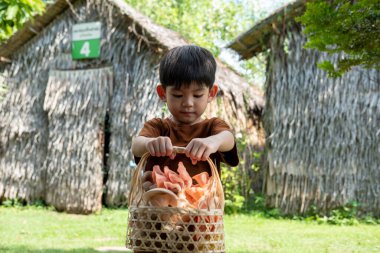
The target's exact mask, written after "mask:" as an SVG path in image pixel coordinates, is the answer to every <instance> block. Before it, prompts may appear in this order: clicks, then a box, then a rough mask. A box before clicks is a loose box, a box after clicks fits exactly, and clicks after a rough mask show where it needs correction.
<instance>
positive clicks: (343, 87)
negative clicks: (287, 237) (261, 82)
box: [242, 10, 380, 216]
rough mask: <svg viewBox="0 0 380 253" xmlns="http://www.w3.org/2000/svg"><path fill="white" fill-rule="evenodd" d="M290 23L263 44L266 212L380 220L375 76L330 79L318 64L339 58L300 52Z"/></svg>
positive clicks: (297, 31)
mask: <svg viewBox="0 0 380 253" xmlns="http://www.w3.org/2000/svg"><path fill="white" fill-rule="evenodd" d="M288 11H289V10H288ZM289 12H290V13H291V11H289ZM291 17H292V16H290V18H289V19H288V20H286V18H287V16H285V17H284V19H283V23H284V24H286V26H284V28H285V29H283V30H273V29H272V30H271V32H270V39H269V44H268V48H269V49H270V56H269V59H268V72H267V81H266V111H265V113H264V123H265V130H266V133H267V162H268V168H267V169H266V177H265V184H266V185H265V193H266V195H267V199H268V204H269V205H270V206H272V207H277V208H280V209H281V210H282V211H283V212H284V213H288V214H299V213H305V212H306V211H308V210H309V209H310V208H311V207H312V206H315V207H316V208H317V210H319V211H320V212H328V211H330V210H332V209H334V208H337V207H341V206H343V205H345V204H347V203H350V202H352V201H355V202H358V203H359V204H360V210H362V211H363V212H366V213H372V214H374V215H376V216H380V167H379V166H380V148H379V147H380V138H379V137H380V128H379V126H380V117H379V115H380V86H379V84H380V72H379V71H378V70H366V69H362V68H355V69H354V70H352V71H350V72H348V73H346V74H345V75H344V76H343V77H342V78H337V79H331V78H328V77H327V74H326V72H325V71H323V70H321V69H319V68H318V67H317V66H316V63H317V62H320V61H322V60H326V59H329V60H332V61H336V60H337V57H342V55H340V56H336V57H331V56H329V55H327V54H325V53H320V52H317V51H315V50H305V49H303V45H304V44H305V42H306V38H305V36H304V35H303V34H302V32H301V31H302V28H301V27H300V26H299V24H296V23H295V22H293V21H292V18H291ZM273 27H275V26H273ZM252 30H254V29H252ZM244 36H247V37H248V36H249V35H248V34H246V35H242V37H244ZM256 39H257V40H260V38H256ZM246 48H249V47H248V45H246ZM250 53H255V52H250ZM250 53H249V52H245V54H247V55H248V54H250ZM256 53H257V52H256Z"/></svg>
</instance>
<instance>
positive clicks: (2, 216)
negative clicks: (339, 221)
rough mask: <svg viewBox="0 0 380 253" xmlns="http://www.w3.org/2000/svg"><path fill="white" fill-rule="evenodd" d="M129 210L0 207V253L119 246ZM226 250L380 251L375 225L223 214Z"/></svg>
mask: <svg viewBox="0 0 380 253" xmlns="http://www.w3.org/2000/svg"><path fill="white" fill-rule="evenodd" d="M127 216H128V211H127V210H125V209H122V210H110V209H105V210H103V211H102V212H101V214H97V215H89V216H84V215H70V214H65V213H57V212H55V211H51V210H47V209H44V208H37V207H21V208H20V207H19V208H16V207H12V208H5V207H0V252H1V253H5V252H6V253H10V252H12V253H16V252H17V253H24V252H25V253H37V252H42V253H97V252H117V248H115V250H108V251H102V249H103V248H102V247H106V246H110V247H120V248H121V247H123V245H124V242H125V234H126V225H127ZM225 233H226V247H227V249H226V252H227V253H238V252H239V253H248V252H252V253H253V252H261V253H263V252H268V253H269V252H271V253H272V252H281V253H285V252H289V253H298V252H302V253H308V252H310V253H311V252H313V253H314V252H334V253H335V252H336V253H350V252H352V253H353V252H355V253H356V252H363V253H364V252H366V253H369V252H376V253H377V252H380V225H363V224H360V225H354V226H336V225H318V224H316V223H309V222H306V221H292V220H285V219H283V220H276V219H266V218H262V217H257V216H253V215H252V216H248V215H238V216H226V217H225Z"/></svg>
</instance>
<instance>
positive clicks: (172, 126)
mask: <svg viewBox="0 0 380 253" xmlns="http://www.w3.org/2000/svg"><path fill="white" fill-rule="evenodd" d="M226 130H227V131H231V128H230V127H229V126H228V125H227V123H226V122H224V121H223V120H221V119H219V118H211V119H205V120H203V121H202V122H199V123H197V124H194V125H190V126H189V125H182V124H177V123H174V122H173V121H172V120H170V119H169V118H166V119H160V118H155V119H152V120H149V121H147V122H146V123H145V124H144V127H143V128H142V130H141V131H140V133H139V135H140V136H145V137H159V136H168V137H169V138H170V140H171V141H172V145H173V146H179V147H186V145H187V144H188V143H189V142H190V141H191V140H192V139H194V138H206V137H209V136H211V135H215V134H218V133H220V132H222V131H226ZM210 158H211V160H212V161H213V162H214V164H215V165H216V167H217V168H218V172H219V174H220V162H224V163H226V164H228V165H230V166H237V165H238V164H239V157H238V155H237V149H236V143H235V145H234V147H233V149H232V150H230V151H227V152H216V153H214V154H211V155H210ZM135 161H136V163H138V162H139V161H140V157H135ZM179 161H182V162H183V164H184V165H185V167H186V169H187V171H188V172H189V174H190V176H193V175H196V174H198V173H201V172H203V171H207V172H208V173H209V174H210V167H209V164H208V163H207V161H198V162H197V164H196V165H192V163H191V160H190V158H188V157H186V156H185V155H184V154H177V155H176V157H175V158H174V159H173V160H171V159H170V158H169V157H153V156H151V157H150V158H149V159H148V161H147V164H146V167H145V170H152V167H153V166H154V165H160V167H161V169H163V166H168V167H169V168H170V169H171V170H173V171H177V168H178V162H179Z"/></svg>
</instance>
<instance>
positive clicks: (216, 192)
mask: <svg viewBox="0 0 380 253" xmlns="http://www.w3.org/2000/svg"><path fill="white" fill-rule="evenodd" d="M183 150H184V149H183V148H175V152H177V153H178V152H183ZM149 156H150V155H149V154H145V155H143V156H142V158H141V160H140V162H139V164H138V165H137V168H136V170H135V173H134V175H133V178H132V182H131V191H130V194H129V224H128V231H127V247H128V248H130V249H132V250H135V251H153V252H167V253H173V252H183V253H188V252H204V253H206V252H224V225H223V208H224V195H223V188H222V184H221V181H220V178H219V174H218V171H217V168H216V166H215V165H214V163H213V162H212V160H210V159H208V160H207V161H208V163H209V165H210V168H211V174H212V176H211V177H210V180H211V182H210V184H209V186H208V187H209V188H208V191H207V195H205V196H203V197H202V201H200V202H199V203H198V205H197V206H196V207H194V206H192V207H186V208H184V207H174V206H173V207H171V206H165V207H155V206H150V205H148V204H147V203H145V202H144V201H143V195H144V190H143V187H142V175H143V172H144V169H145V165H146V161H147V159H148V158H149Z"/></svg>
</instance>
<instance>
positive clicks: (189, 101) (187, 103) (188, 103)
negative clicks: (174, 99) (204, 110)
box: [182, 97, 193, 106]
mask: <svg viewBox="0 0 380 253" xmlns="http://www.w3.org/2000/svg"><path fill="white" fill-rule="evenodd" d="M182 106H193V99H191V98H190V97H189V98H186V97H185V98H184V99H183V101H182Z"/></svg>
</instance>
